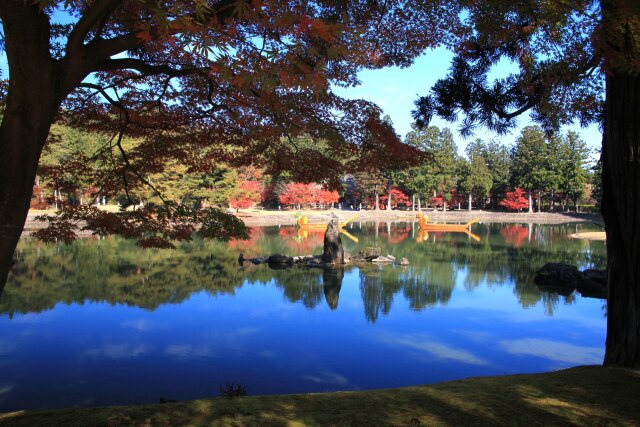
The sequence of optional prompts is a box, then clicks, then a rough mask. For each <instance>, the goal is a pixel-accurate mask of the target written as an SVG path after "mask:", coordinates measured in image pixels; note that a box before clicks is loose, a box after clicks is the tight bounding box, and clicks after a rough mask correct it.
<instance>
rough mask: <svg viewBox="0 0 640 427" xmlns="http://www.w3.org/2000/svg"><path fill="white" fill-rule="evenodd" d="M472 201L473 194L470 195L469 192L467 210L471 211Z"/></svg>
mask: <svg viewBox="0 0 640 427" xmlns="http://www.w3.org/2000/svg"><path fill="white" fill-rule="evenodd" d="M472 203H473V196H472V195H471V192H469V206H468V210H469V212H471V209H472V208H471V205H472Z"/></svg>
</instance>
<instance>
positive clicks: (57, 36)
mask: <svg viewBox="0 0 640 427" xmlns="http://www.w3.org/2000/svg"><path fill="white" fill-rule="evenodd" d="M425 6H426V7H425ZM455 19H457V18H456V17H455V14H454V15H452V14H450V13H448V5H446V4H439V3H432V4H428V5H427V4H426V3H425V4H419V5H418V4H415V3H414V2H408V1H401V0H396V1H394V0H392V1H388V2H385V3H384V4H381V3H377V2H368V1H348V2H347V1H329V0H326V1H325V0H320V1H314V2H310V3H305V2H298V1H271V0H263V1H248V0H218V1H211V0H190V1H184V0H171V1H164V2H152V1H146V0H142V1H132V0H101V1H88V0H65V1H62V0H30V1H24V0H6V1H2V2H0V21H1V23H2V30H3V37H2V43H1V44H0V48H2V49H3V50H4V52H5V53H6V57H7V63H8V70H9V73H8V81H4V82H3V83H2V84H1V85H0V98H1V100H2V108H3V114H2V123H1V125H0V153H1V155H0V224H2V226H1V228H0V284H2V286H4V283H5V281H6V275H7V273H8V271H9V268H10V265H11V263H12V254H13V251H14V248H15V246H16V243H17V241H18V239H19V237H20V233H21V231H22V228H23V225H24V222H25V219H26V216H27V212H28V207H29V201H30V197H31V191H32V187H33V183H34V179H35V176H36V169H37V166H38V161H39V159H40V155H41V152H42V149H43V147H44V145H45V142H46V139H47V135H48V134H49V130H50V127H51V125H52V123H53V122H55V121H60V122H64V123H67V124H69V125H73V126H83V127H90V128H91V129H93V130H95V131H99V132H103V133H106V134H108V135H109V138H108V143H106V144H105V146H104V150H103V151H102V155H103V156H104V157H105V158H109V157H113V158H117V159H118V160H117V161H115V162H113V163H112V168H111V171H110V172H111V173H110V174H109V175H108V176H106V175H105V176H103V177H102V178H103V182H97V183H95V184H96V185H95V186H96V187H100V188H102V190H103V191H104V192H105V193H109V194H113V193H117V192H119V191H123V192H124V193H125V194H127V195H129V194H130V192H131V191H132V189H134V188H136V187H139V186H143V185H147V186H150V185H151V186H152V183H150V182H149V181H148V180H147V179H146V177H147V176H148V175H149V174H150V173H158V172H159V171H160V170H161V169H162V168H163V165H164V164H165V163H166V159H167V158H174V159H178V160H180V162H182V163H183V164H185V165H187V166H188V167H189V168H190V171H195V170H206V169H207V168H210V167H213V166H214V165H216V164H218V163H219V162H223V163H226V164H229V165H230V166H233V167H235V166H238V165H244V164H248V163H251V162H254V161H256V159H259V161H260V162H262V163H263V164H264V167H265V168H266V171H267V173H269V174H272V175H277V172H278V171H282V170H287V169H293V170H294V172H295V173H296V174H298V175H300V174H304V173H306V174H311V175H313V176H311V177H308V176H307V177H305V179H307V180H316V181H319V180H320V178H323V179H332V180H333V183H334V184H335V185H337V181H338V177H339V176H336V174H335V172H336V170H337V169H340V167H341V165H339V164H338V163H337V162H336V160H335V159H336V158H337V157H338V156H337V153H343V154H346V156H349V157H350V158H352V159H353V160H354V164H365V163H367V162H369V161H373V160H371V159H370V158H369V157H368V153H369V152H370V151H371V150H369V149H367V148H366V147H363V145H362V141H363V140H364V138H363V135H365V134H368V135H378V134H379V133H378V132H377V130H376V129H377V127H378V123H379V110H378V109H377V108H376V107H375V106H373V105H371V104H369V103H367V102H364V101H361V100H345V99H342V98H340V97H338V96H336V95H335V94H334V93H333V92H332V91H331V85H340V86H350V85H354V84H356V83H357V78H356V74H357V72H358V71H359V70H360V69H362V68H363V67H369V68H376V67H383V66H386V65H400V66H406V65H408V64H409V63H410V62H411V60H412V59H413V58H414V57H415V56H417V55H418V54H420V53H421V52H422V51H423V50H424V49H425V48H426V47H428V46H435V45H436V44H437V40H438V39H439V34H441V33H444V32H445V30H446V29H447V28H451V26H452V24H453V21H455ZM372 129H373V132H372V131H371V130H372ZM303 133H306V134H311V135H313V136H314V137H316V138H324V139H325V140H326V141H327V144H328V145H329V147H331V150H330V151H328V153H330V154H332V155H333V156H329V155H323V154H322V153H318V152H314V151H311V152H310V153H309V154H312V156H310V157H309V158H308V160H304V161H302V162H301V159H306V157H305V156H304V154H305V152H300V151H299V150H298V149H297V147H296V146H295V144H292V143H290V137H293V136H296V135H300V134H303ZM125 137H130V138H140V140H141V143H140V144H138V145H137V146H136V147H135V148H133V149H131V150H127V149H126V148H125V147H124V146H123V144H122V141H123V139H124V138H125ZM283 138H284V139H283ZM373 142H375V143H376V144H378V146H379V147H382V146H384V147H386V148H387V152H388V153H392V154H393V153H397V152H399V151H402V149H401V148H400V147H399V145H400V142H399V141H398V140H397V139H385V140H384V141H373ZM391 157H393V156H391ZM305 161H307V162H309V163H308V164H313V167H307V168H304V167H302V165H301V164H302V163H304V162H305ZM389 163H392V160H391V161H390V160H389V156H388V159H387V164H389ZM319 165H323V166H325V165H326V166H327V167H319ZM158 193H159V192H158ZM80 219H84V220H87V222H85V223H86V224H87V225H88V226H90V227H93V228H94V230H95V229H96V227H97V226H98V224H100V225H101V226H100V227H97V228H98V229H99V233H101V234H109V233H114V232H121V233H123V234H126V235H127V236H128V237H135V238H138V239H140V241H141V242H144V244H145V245H154V244H158V245H162V246H166V245H169V244H170V242H169V241H170V240H171V239H177V238H188V237H189V236H190V235H191V233H192V232H193V231H194V230H195V229H196V227H199V230H201V232H202V233H203V234H205V235H208V236H217V237H225V236H227V237H228V236H233V235H238V236H239V235H243V234H244V230H243V228H242V227H241V224H240V223H239V222H238V221H235V220H234V219H233V218H231V217H229V216H225V215H224V213H223V212H221V211H216V210H212V209H207V210H193V209H188V208H187V207H186V206H178V205H176V204H173V203H163V204H161V205H158V206H155V207H154V208H153V211H152V210H151V208H145V209H141V210H137V211H136V212H134V213H124V212H123V213H118V214H108V213H104V212H97V211H95V210H91V209H89V208H84V209H75V210H74V211H68V212H66V214H65V215H61V216H59V217H58V218H57V219H54V222H55V223H56V224H55V225H56V226H57V228H55V229H57V230H63V229H66V230H67V231H69V230H70V231H73V229H74V226H75V227H77V226H76V225H75V224H77V221H78V220H80ZM125 231H126V232H125ZM50 232H51V233H52V234H49V237H51V238H53V237H54V234H55V233H53V232H54V229H51V230H50ZM71 235H72V233H67V232H65V237H69V236H71ZM56 237H60V236H56Z"/></svg>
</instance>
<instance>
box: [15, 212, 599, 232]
mask: <svg viewBox="0 0 640 427" xmlns="http://www.w3.org/2000/svg"><path fill="white" fill-rule="evenodd" d="M297 212H302V213H303V214H304V215H306V216H307V217H308V218H309V223H311V224H313V223H328V222H329V221H330V220H331V218H332V217H334V216H337V217H338V218H339V219H340V220H341V221H344V220H346V219H347V218H349V217H351V216H353V215H358V217H357V220H358V221H379V222H394V221H415V220H416V214H417V212H414V211H410V210H409V211H396V210H392V211H386V210H380V211H375V210H370V211H365V210H363V211H351V210H339V209H329V210H303V211H294V210H287V211H271V210H259V209H246V210H241V211H240V212H234V214H235V215H236V216H237V217H238V218H240V219H242V220H243V221H244V222H245V224H247V225H248V226H252V227H256V226H266V225H295V223H296V218H295V215H296V213H297ZM422 212H423V214H424V215H425V216H428V217H429V222H432V223H454V224H464V223H465V222H468V221H470V220H472V219H474V218H478V217H479V218H480V221H479V222H481V223H483V222H484V223H491V222H499V223H513V224H566V223H571V222H591V223H595V224H597V225H599V226H601V227H604V222H603V220H602V216H601V215H599V214H591V213H573V212H570V213H549V212H537V213H525V212H521V213H509V212H495V211H480V210H474V211H471V212H469V211H466V210H460V211H458V210H454V211H447V212H442V211H427V210H423V211H422ZM35 216H36V215H31V214H30V215H29V217H28V218H27V222H26V223H25V226H24V231H23V235H28V234H29V232H30V231H34V230H38V229H40V228H44V227H45V226H46V223H43V222H38V221H35V220H34V218H35ZM87 234H90V233H87Z"/></svg>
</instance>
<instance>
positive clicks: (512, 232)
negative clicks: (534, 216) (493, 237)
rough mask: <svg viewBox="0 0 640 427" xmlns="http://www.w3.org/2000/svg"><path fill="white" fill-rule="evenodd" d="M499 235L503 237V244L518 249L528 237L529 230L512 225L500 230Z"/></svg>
mask: <svg viewBox="0 0 640 427" xmlns="http://www.w3.org/2000/svg"><path fill="white" fill-rule="evenodd" d="M500 234H502V236H504V240H505V242H507V243H509V244H511V245H513V246H514V247H516V248H519V247H521V246H522V244H523V243H524V241H525V239H526V238H527V237H528V236H529V229H528V228H527V227H522V226H520V225H512V226H510V227H505V228H503V229H502V230H500Z"/></svg>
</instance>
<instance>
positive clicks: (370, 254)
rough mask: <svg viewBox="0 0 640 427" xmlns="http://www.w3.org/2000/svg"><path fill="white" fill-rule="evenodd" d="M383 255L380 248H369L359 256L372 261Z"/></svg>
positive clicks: (361, 251)
mask: <svg viewBox="0 0 640 427" xmlns="http://www.w3.org/2000/svg"><path fill="white" fill-rule="evenodd" d="M381 253H382V252H381V251H380V248H372V247H367V248H364V249H361V250H360V252H358V256H361V257H362V258H364V259H366V260H367V261H371V260H372V259H374V258H378V257H379V256H380V254H381Z"/></svg>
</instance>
